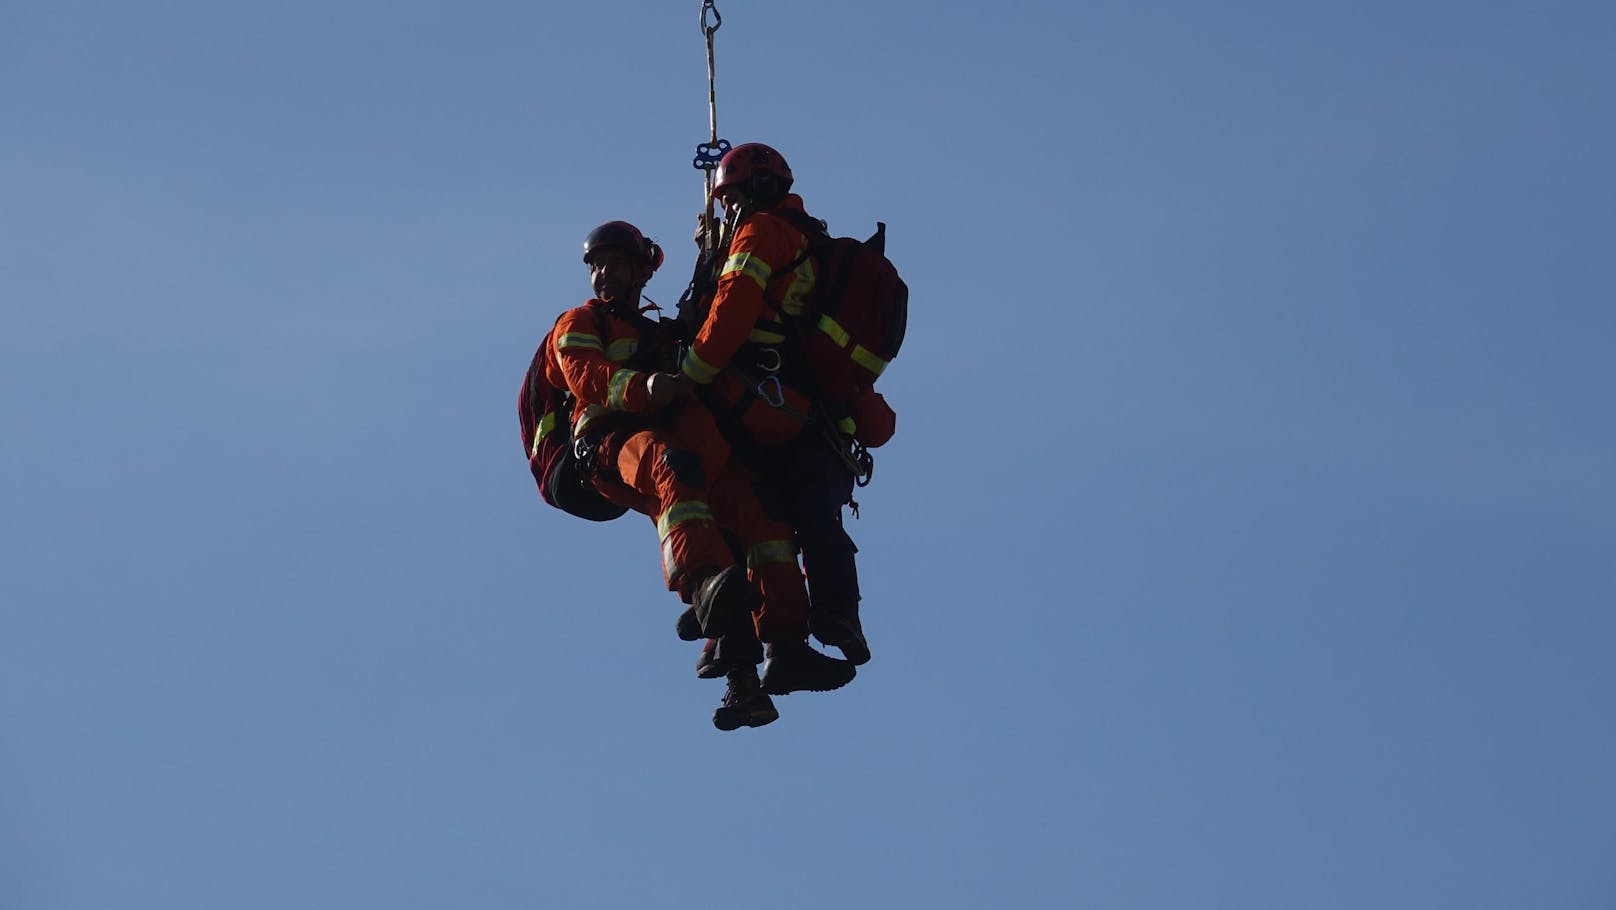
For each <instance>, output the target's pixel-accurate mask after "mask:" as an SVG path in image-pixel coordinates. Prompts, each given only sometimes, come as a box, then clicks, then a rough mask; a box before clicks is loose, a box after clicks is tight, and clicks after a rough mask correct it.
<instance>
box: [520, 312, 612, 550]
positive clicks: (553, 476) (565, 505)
mask: <svg viewBox="0 0 1616 910" xmlns="http://www.w3.org/2000/svg"><path fill="white" fill-rule="evenodd" d="M597 315H599V314H597ZM599 318H600V321H601V337H605V335H606V331H605V317H604V316H599ZM556 321H557V322H560V317H557V319H556ZM554 334H555V327H554V326H552V327H551V328H550V331H548V332H546V333H545V334H544V340H543V341H541V342H540V343H539V349H538V351H536V352H534V354H533V362H532V364H530V365H529V366H528V368H527V377H526V378H525V379H524V380H523V382H522V389H521V392H520V393H518V395H517V400H516V413H517V418H518V419H519V420H520V422H521V427H522V446H523V448H524V449H526V451H527V466H528V470H529V471H531V472H532V474H533V480H534V482H536V483H537V484H538V486H539V495H540V496H542V497H543V498H544V501H545V502H547V503H549V504H550V505H552V506H555V507H556V508H558V509H560V510H562V511H563V512H566V513H568V514H570V515H576V516H578V517H579V518H587V519H589V520H590V521H611V520H612V519H614V518H618V517H620V516H622V515H623V513H625V512H627V511H628V509H627V508H625V507H623V506H620V505H617V504H616V503H614V502H612V501H611V500H608V499H607V498H606V497H604V496H602V495H600V492H599V491H598V490H596V489H595V485H594V483H593V482H591V480H590V478H589V474H588V472H587V471H586V470H585V468H584V465H583V464H581V463H580V461H579V458H578V451H577V445H576V443H577V442H578V441H581V440H577V441H575V440H574V439H573V438H572V408H573V396H572V393H571V392H570V391H568V390H566V389H558V388H556V387H555V386H553V385H551V384H550V382H549V380H547V379H545V378H544V360H545V355H546V353H547V352H548V351H549V349H550V340H551V336H552V335H554Z"/></svg>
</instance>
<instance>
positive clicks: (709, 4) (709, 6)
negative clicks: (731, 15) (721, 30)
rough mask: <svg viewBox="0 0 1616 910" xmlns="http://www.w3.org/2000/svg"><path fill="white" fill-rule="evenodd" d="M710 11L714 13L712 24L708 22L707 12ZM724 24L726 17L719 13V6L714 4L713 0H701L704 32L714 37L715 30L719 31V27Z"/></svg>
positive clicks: (702, 28)
mask: <svg viewBox="0 0 1616 910" xmlns="http://www.w3.org/2000/svg"><path fill="white" fill-rule="evenodd" d="M708 12H711V13H712V14H713V24H712V25H708V24H707V13H708ZM723 24H724V17H723V16H720V15H719V14H718V7H716V6H714V5H713V0H702V2H701V30H702V32H704V33H705V34H706V35H707V36H708V37H709V38H710V37H712V34H713V32H716V31H718V27H719V26H720V25H723Z"/></svg>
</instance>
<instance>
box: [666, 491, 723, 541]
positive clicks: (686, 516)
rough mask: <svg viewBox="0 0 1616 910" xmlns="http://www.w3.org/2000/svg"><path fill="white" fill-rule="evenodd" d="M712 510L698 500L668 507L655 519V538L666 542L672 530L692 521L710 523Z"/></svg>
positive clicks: (677, 503)
mask: <svg viewBox="0 0 1616 910" xmlns="http://www.w3.org/2000/svg"><path fill="white" fill-rule="evenodd" d="M712 520H713V510H712V509H709V508H707V503H705V502H701V501H699V500H697V501H693V502H676V503H674V504H673V505H671V506H669V507H668V511H666V512H663V513H662V514H661V515H660V516H658V517H657V522H656V531H657V537H658V538H659V539H661V540H667V539H668V535H669V534H670V533H672V532H673V529H674V528H677V527H679V526H680V525H682V524H689V523H690V522H692V521H712Z"/></svg>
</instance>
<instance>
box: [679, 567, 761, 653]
mask: <svg viewBox="0 0 1616 910" xmlns="http://www.w3.org/2000/svg"><path fill="white" fill-rule="evenodd" d="M762 605H763V595H762V594H760V593H758V589H757V588H756V587H755V586H754V585H753V584H752V582H750V581H748V580H747V578H746V570H745V569H743V568H741V567H740V566H730V567H729V568H727V569H724V570H723V571H721V572H715V573H713V574H712V575H709V576H707V577H706V578H704V579H702V581H701V584H699V585H697V586H696V593H695V595H694V596H693V597H691V598H690V612H694V613H695V616H696V622H697V623H698V628H699V630H700V637H702V638H717V637H718V636H720V635H723V634H724V633H725V632H727V631H728V630H730V629H733V628H735V625H736V623H738V622H740V621H742V620H743V619H745V620H746V621H750V620H751V616H752V613H753V612H754V611H755V610H757V609H758V608H759V607H761V606H762ZM684 626H685V623H682V622H681V623H679V624H677V625H676V631H678V632H680V637H681V638H683V637H684V636H685V634H688V633H687V632H686V630H685V628H684Z"/></svg>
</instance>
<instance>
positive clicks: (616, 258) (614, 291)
mask: <svg viewBox="0 0 1616 910" xmlns="http://www.w3.org/2000/svg"><path fill="white" fill-rule="evenodd" d="M648 272H649V270H648V269H647V268H646V267H645V263H644V262H642V261H641V259H640V258H639V257H638V256H635V255H633V254H632V253H630V252H629V251H628V250H620V249H617V248H615V247H610V248H607V249H604V250H596V251H595V253H594V254H593V255H591V256H590V257H589V286H590V287H591V288H593V289H594V291H595V296H596V297H597V298H599V299H601V300H605V301H608V302H610V301H613V300H620V299H626V298H633V297H638V296H639V293H640V288H642V287H644V286H645V282H646V281H647V280H648V279H649V278H650V277H651V276H650V274H648Z"/></svg>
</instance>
